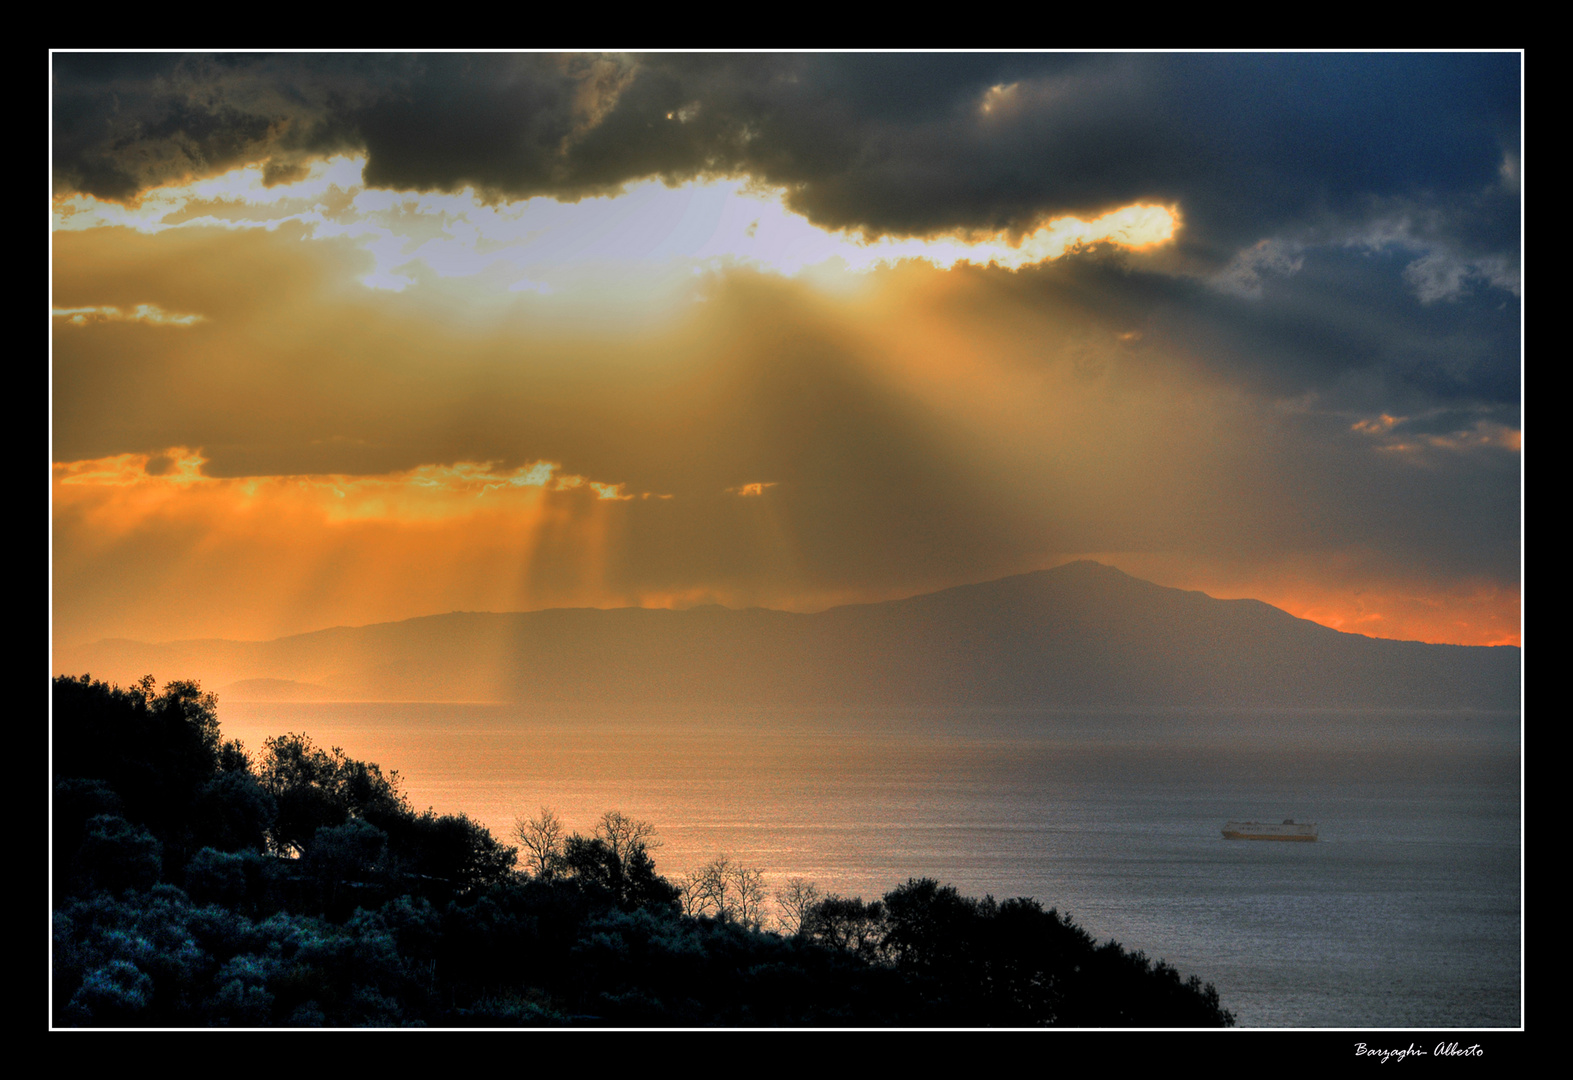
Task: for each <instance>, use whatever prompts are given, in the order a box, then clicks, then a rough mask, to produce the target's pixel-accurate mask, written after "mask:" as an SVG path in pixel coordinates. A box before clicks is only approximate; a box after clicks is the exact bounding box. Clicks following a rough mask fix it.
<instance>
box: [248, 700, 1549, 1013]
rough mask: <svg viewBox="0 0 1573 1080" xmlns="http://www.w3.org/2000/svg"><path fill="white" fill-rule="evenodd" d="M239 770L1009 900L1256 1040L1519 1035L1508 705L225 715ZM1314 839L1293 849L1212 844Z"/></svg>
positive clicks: (885, 885)
mask: <svg viewBox="0 0 1573 1080" xmlns="http://www.w3.org/2000/svg"><path fill="white" fill-rule="evenodd" d="M219 715H220V720H221V723H222V727H223V733H224V737H225V738H239V739H241V740H242V742H243V743H244V744H245V745H246V748H247V749H248V751H250V752H251V753H252V755H253V759H254V760H255V759H256V757H257V756H258V755H259V754H260V752H261V751H262V749H263V743H264V740H265V739H266V738H268V737H270V736H274V735H280V734H284V733H287V732H295V733H304V734H306V735H308V736H310V737H311V739H312V741H313V742H315V743H316V744H317V745H319V746H322V747H331V746H337V747H340V748H341V749H343V750H344V752H345V753H347V754H348V755H350V756H351V757H354V758H359V759H361V760H366V761H374V762H376V763H378V764H379V765H380V766H381V767H382V768H383V769H384V770H385V771H386V770H396V771H397V772H398V773H399V775H400V781H401V787H402V790H403V791H404V792H405V793H406V794H407V796H408V797H409V799H410V801H411V803H412V804H413V805H414V806H415V808H416V809H417V810H424V809H426V808H427V807H430V808H432V809H434V810H435V811H437V812H438V813H444V814H451V813H460V812H463V813H466V814H468V815H469V816H470V817H471V818H472V819H475V820H477V821H479V822H481V823H482V824H484V825H486V826H487V827H489V828H490V829H491V830H492V832H493V834H494V835H496V836H497V837H498V838H499V839H501V840H504V841H507V839H508V838H509V837H510V836H511V834H512V832H513V829H514V824H515V822H516V821H517V820H518V819H520V818H528V817H533V816H535V815H536V814H537V813H538V812H539V811H540V809H541V808H542V807H550V808H552V809H553V810H554V811H555V812H556V813H557V814H558V816H559V817H560V818H561V819H562V820H563V822H564V824H565V825H566V827H567V828H568V829H569V830H570V831H579V832H584V833H589V832H591V831H592V830H593V828H594V826H595V822H596V820H597V819H598V818H599V817H600V816H601V814H602V813H603V812H605V811H607V810H618V811H621V812H622V813H624V814H627V815H629V816H631V817H635V818H640V819H643V820H646V821H649V822H650V823H652V824H653V825H654V826H655V828H656V840H657V841H658V843H659V845H660V846H659V847H657V848H655V849H654V850H653V852H652V854H653V855H654V857H655V860H656V866H657V869H658V870H659V871H660V872H661V873H663V874H665V875H666V876H667V877H669V878H672V879H674V880H675V879H677V878H679V877H681V876H682V875H683V874H684V873H686V872H688V871H690V870H692V869H695V868H697V867H698V866H700V865H702V864H704V863H706V862H708V861H710V860H711V859H713V858H715V857H716V856H718V855H725V856H727V857H728V858H731V859H733V860H735V861H737V862H741V863H743V864H745V865H748V866H752V867H757V868H760V869H762V870H764V872H765V875H766V884H767V887H769V888H771V889H772V890H777V889H780V888H782V887H784V886H785V884H786V883H787V882H788V881H789V880H790V879H792V878H802V879H804V880H806V881H809V882H812V883H814V884H815V885H817V886H818V887H819V888H820V889H821V890H822V891H823V892H826V893H836V894H840V895H843V896H861V897H862V898H864V899H865V900H872V899H875V898H877V897H879V896H881V895H883V894H884V893H885V892H887V891H889V890H890V889H892V888H895V887H896V886H898V885H900V884H902V883H904V882H905V881H907V880H908V879H909V878H919V877H931V878H935V879H937V880H939V881H940V882H942V883H947V884H951V885H954V886H956V887H957V888H958V889H959V890H960V891H961V892H962V893H964V894H967V895H971V896H977V897H982V896H984V895H992V896H993V897H995V898H996V899H1000V900H1003V899H1006V898H1009V897H1015V896H1027V897H1033V898H1035V899H1037V900H1038V901H1039V902H1040V903H1042V904H1043V905H1044V906H1045V907H1053V908H1057V909H1058V910H1059V911H1060V912H1061V913H1062V914H1068V915H1069V916H1070V917H1071V918H1072V919H1074V920H1075V921H1076V923H1077V924H1079V925H1080V926H1082V927H1083V928H1084V929H1086V930H1087V931H1089V932H1090V933H1091V934H1093V936H1094V937H1096V938H1097V939H1098V940H1100V941H1104V940H1108V939H1111V938H1112V939H1114V940H1116V941H1118V942H1119V943H1120V944H1121V945H1123V946H1124V947H1125V948H1127V949H1129V950H1136V949H1140V950H1141V951H1143V952H1144V953H1146V954H1147V956H1148V957H1150V958H1152V959H1153V960H1159V959H1162V960H1166V961H1168V962H1169V963H1170V964H1172V965H1173V966H1175V967H1176V968H1178V969H1179V971H1180V973H1181V975H1182V977H1187V976H1190V975H1196V976H1199V977H1200V978H1201V979H1202V981H1203V982H1209V983H1212V984H1213V985H1215V986H1216V987H1217V988H1218V992H1219V995H1220V998H1221V1001H1222V1004H1223V1006H1224V1007H1225V1008H1227V1009H1229V1010H1230V1011H1232V1012H1233V1013H1234V1014H1235V1017H1236V1021H1237V1023H1238V1025H1239V1026H1242V1027H1253V1028H1358V1029H1378V1028H1405V1029H1418V1028H1444V1029H1458V1028H1503V1027H1508V1028H1511V1027H1518V1026H1520V1025H1521V1024H1522V1022H1523V996H1522V977H1523V888H1522V883H1523V853H1522V840H1523V831H1522V817H1523V815H1522V808H1523V789H1522V773H1523V769H1522V765H1523V755H1522V740H1521V724H1520V715H1519V714H1518V713H1516V712H1515V713H1480V712H1393V711H1388V712H1373V711H1325V710H1274V711H1249V710H1211V711H1208V710H1169V711H1164V710H1150V711H1146V712H1140V713H1134V712H1089V711H1086V710H1081V711H1053V710H989V709H934V710H919V709H890V710H878V709H839V710H838V709H828V708H827V709H768V708H758V709H743V708H734V709H726V708H690V709H679V708H671V707H651V708H647V709H640V710H638V711H637V712H625V713H612V712H609V711H605V710H602V711H597V710H595V709H593V708H589V707H575V706H559V707H547V706H531V707H527V706H518V705H499V704H430V703H391V704H390V703H354V704H345V703H332V704H329V703H310V704H303V703H266V704H264V703H245V702H235V703H226V702H224V701H223V700H222V699H221V701H220V712H219ZM1285 819H1293V820H1294V821H1297V822H1314V823H1316V824H1317V826H1318V830H1319V839H1318V840H1317V841H1316V842H1315V843H1281V842H1265V841H1242V840H1227V839H1225V838H1224V837H1223V834H1222V827H1223V824H1224V822H1225V821H1228V820H1243V821H1261V822H1280V821H1283V820H1285Z"/></svg>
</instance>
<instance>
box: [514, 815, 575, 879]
mask: <svg viewBox="0 0 1573 1080" xmlns="http://www.w3.org/2000/svg"><path fill="white" fill-rule="evenodd" d="M513 834H514V836H515V837H517V838H518V840H519V844H520V846H521V847H523V848H524V851H525V856H524V862H525V867H526V868H527V869H528V871H529V872H530V873H531V874H533V875H534V876H536V877H538V878H540V879H541V880H542V881H551V880H552V879H554V878H555V877H557V875H558V874H560V873H562V870H563V822H562V819H561V818H560V817H558V816H557V813H556V811H554V810H553V809H552V808H551V807H549V806H543V807H541V812H540V813H539V814H537V815H536V816H535V817H533V818H529V819H528V820H526V819H525V818H523V817H521V818H518V819H517V820H516V821H515V822H514V823H513Z"/></svg>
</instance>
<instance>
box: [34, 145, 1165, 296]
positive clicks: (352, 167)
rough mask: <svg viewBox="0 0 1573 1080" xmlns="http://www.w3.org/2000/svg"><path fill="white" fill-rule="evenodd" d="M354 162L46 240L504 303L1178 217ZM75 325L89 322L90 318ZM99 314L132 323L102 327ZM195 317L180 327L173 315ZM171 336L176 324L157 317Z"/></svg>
mask: <svg viewBox="0 0 1573 1080" xmlns="http://www.w3.org/2000/svg"><path fill="white" fill-rule="evenodd" d="M364 167H365V160H364V159H363V158H360V157H350V156H338V157H333V158H329V159H326V160H322V161H317V162H314V163H312V164H311V165H310V166H309V167H307V168H305V169H304V170H303V173H302V176H301V178H300V179H298V180H295V181H293V182H289V183H275V184H272V185H269V184H268V183H266V182H265V178H264V172H265V170H264V167H263V166H261V165H254V166H249V167H247V168H241V169H235V170H233V171H231V172H228V173H224V174H222V175H220V176H215V177H210V178H208V179H205V180H199V181H194V182H191V183H187V184H177V185H166V186H164V187H160V188H155V189H153V190H151V191H149V192H147V193H146V194H144V195H143V197H142V198H141V199H140V200H139V201H137V202H135V203H133V204H128V205H122V204H119V203H114V202H107V201H103V200H99V199H95V198H93V197H91V196H86V195H80V194H76V195H69V196H58V197H56V199H55V200H54V207H53V213H54V226H55V228H56V229H57V230H67V231H70V230H79V229H87V228H99V227H106V226H118V227H122V228H130V229H135V230H137V231H139V232H147V233H153V232H162V231H164V230H167V229H176V228H194V227H206V228H225V229H249V228H265V229H276V228H278V227H279V226H281V225H283V224H285V223H287V222H293V223H295V224H296V225H297V226H298V227H300V228H302V229H303V230H304V232H305V235H306V236H308V237H310V238H314V239H331V238H341V237H342V238H348V239H350V240H352V241H353V242H355V243H356V244H357V245H359V246H360V247H361V248H362V249H363V250H364V251H365V252H366V253H368V254H369V255H370V256H371V257H372V259H373V261H374V263H375V268H374V269H373V270H372V272H370V273H369V274H366V275H364V276H363V277H362V279H361V280H362V284H364V285H366V286H367V287H369V288H378V289H391V290H394V291H399V290H403V289H405V288H408V287H409V286H410V285H412V284H414V283H415V282H416V281H417V280H418V279H419V278H420V277H421V276H422V275H428V276H435V277H437V278H453V277H462V278H466V279H471V281H472V282H473V281H474V280H476V279H482V280H484V281H485V282H486V283H487V284H489V285H491V286H492V287H493V288H495V289H496V290H497V291H498V292H499V293H502V294H518V293H521V292H528V293H533V294H536V295H539V296H542V297H547V296H551V295H552V294H554V293H557V292H560V291H564V290H566V289H570V288H572V287H573V286H574V285H575V284H576V283H582V279H583V277H584V275H585V274H586V273H589V274H591V275H598V274H600V273H602V272H604V271H605V270H606V269H607V268H614V269H615V268H620V269H621V272H623V273H628V272H631V271H632V272H643V273H646V274H650V273H659V274H663V275H664V274H667V273H669V272H670V270H671V269H672V268H673V267H674V266H675V267H677V268H679V269H687V270H688V271H689V272H690V273H704V272H706V271H715V270H720V269H724V268H725V267H727V266H734V265H735V266H747V267H751V268H753V269H756V270H763V271H766V272H771V273H778V274H784V275H789V276H791V275H797V274H800V273H802V272H803V271H804V270H806V269H809V268H817V269H819V270H820V271H821V276H822V273H823V270H824V268H825V267H827V266H834V267H839V268H840V269H841V270H842V272H854V273H865V272H867V271H870V270H873V269H875V268H877V267H880V266H886V265H889V264H892V263H896V262H900V261H903V260H911V259H916V260H921V261H924V262H927V263H929V264H930V265H932V266H936V267H939V268H942V269H949V268H951V267H954V266H958V265H963V264H969V263H970V264H974V265H978V266H988V265H993V266H998V267H1002V268H1004V269H1009V270H1019V269H1022V268H1024V267H1028V266H1033V265H1037V264H1039V263H1042V262H1046V261H1049V260H1053V259H1059V258H1063V257H1065V256H1066V255H1069V254H1075V253H1078V252H1083V251H1088V250H1092V249H1094V248H1096V247H1097V246H1098V245H1110V246H1113V247H1119V248H1123V249H1127V250H1131V251H1143V250H1146V249H1148V248H1152V247H1154V246H1157V245H1161V244H1165V243H1167V242H1169V241H1170V240H1171V239H1172V238H1173V236H1174V234H1175V231H1176V230H1177V229H1178V228H1179V224H1180V217H1179V211H1178V209H1177V208H1175V207H1165V206H1155V205H1145V204H1136V205H1131V206H1125V207H1121V208H1118V209H1115V210H1111V211H1109V212H1108V213H1105V214H1102V215H1100V216H1099V217H1096V218H1094V219H1092V220H1082V219H1081V218H1077V217H1071V216H1061V217H1056V218H1052V219H1048V220H1045V221H1043V222H1041V223H1040V224H1039V225H1038V226H1037V227H1036V228H1033V229H1031V230H1029V231H1027V232H1026V233H1025V234H1024V235H1017V236H1015V237H1014V238H1013V237H1012V235H1011V234H1009V233H1007V232H1006V231H1004V230H1000V231H996V232H992V233H989V232H984V233H970V234H967V235H964V236H963V235H951V236H940V237H933V238H924V237H909V238H896V237H864V236H858V235H854V234H853V233H851V232H847V231H831V230H827V229H823V228H820V227H819V226H817V225H814V224H813V223H811V222H810V221H809V220H808V219H807V218H805V217H804V216H802V215H801V214H798V213H795V212H793V211H791V210H789V209H788V208H787V205H786V192H785V190H784V189H780V188H769V187H765V186H761V185H758V184H753V183H750V182H747V181H744V180H741V179H735V178H726V179H717V180H709V181H695V182H690V183H686V184H682V185H677V186H668V185H666V184H664V183H662V182H660V181H658V180H648V181H643V182H640V183H635V184H630V185H628V186H627V188H626V189H625V190H624V191H623V192H622V193H620V194H618V195H615V196H606V197H600V198H585V199H581V200H579V201H577V202H558V201H557V200H555V199H551V198H547V197H544V196H543V197H537V198H531V199H522V200H517V201H512V202H499V201H495V200H487V199H485V198H484V197H482V196H481V195H480V194H478V193H477V192H476V191H475V190H474V189H471V188H466V189H464V190H462V191H459V192H455V193H425V194H419V193H411V192H398V191H389V190H383V189H373V188H367V187H365V186H364V185H363V183H362V182H361V179H360V174H361V171H362V170H363V168H364ZM72 314H73V315H81V316H83V317H84V318H85V317H87V315H86V309H83V310H81V311H74V312H73V313H72ZM100 317H104V318H108V317H130V316H109V315H103V316H100ZM184 318H191V317H189V316H188V317H184ZM165 321H166V322H169V323H172V324H179V325H186V324H184V323H180V322H179V317H170V318H168V319H166V320H165Z"/></svg>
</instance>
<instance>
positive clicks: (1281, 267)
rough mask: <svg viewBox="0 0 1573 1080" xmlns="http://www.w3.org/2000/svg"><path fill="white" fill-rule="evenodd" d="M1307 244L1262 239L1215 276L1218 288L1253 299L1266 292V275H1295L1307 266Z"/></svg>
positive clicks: (1214, 283) (1214, 285)
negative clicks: (1264, 284)
mask: <svg viewBox="0 0 1573 1080" xmlns="http://www.w3.org/2000/svg"><path fill="white" fill-rule="evenodd" d="M1303 250H1304V248H1303V246H1302V245H1300V244H1298V243H1296V242H1294V241H1292V240H1278V239H1267V240H1259V241H1257V242H1256V243H1255V244H1253V245H1252V246H1251V247H1248V248H1246V249H1245V250H1244V251H1242V252H1240V253H1239V254H1237V255H1236V256H1235V257H1234V258H1233V259H1231V260H1230V261H1229V265H1228V266H1226V267H1224V268H1223V270H1221V271H1219V273H1218V274H1216V275H1214V277H1213V278H1212V284H1213V287H1214V288H1217V289H1220V290H1222V291H1223V292H1227V293H1233V294H1234V295H1236V296H1243V297H1246V298H1247V299H1250V300H1257V299H1260V298H1261V295H1262V278H1263V276H1264V275H1271V276H1275V277H1291V276H1293V275H1294V274H1297V273H1299V272H1300V268H1301V267H1302V266H1304V265H1305V256H1304V254H1303V253H1302V252H1303Z"/></svg>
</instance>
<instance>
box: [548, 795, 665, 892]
mask: <svg viewBox="0 0 1573 1080" xmlns="http://www.w3.org/2000/svg"><path fill="white" fill-rule="evenodd" d="M658 846H660V841H658V840H656V839H655V826H654V825H652V824H650V823H649V822H648V821H639V820H637V819H635V818H630V817H628V816H627V815H625V814H622V813H620V812H618V811H616V810H608V811H607V812H606V813H605V814H603V815H602V816H601V820H600V821H599V822H598V823H597V824H596V829H595V835H594V836H588V837H587V836H581V835H580V834H578V833H574V834H573V835H572V836H570V837H569V838H568V839H567V840H566V841H565V842H564V844H563V859H562V867H563V871H564V872H565V873H566V874H568V875H569V876H570V877H573V878H574V879H575V880H577V881H578V882H579V883H580V884H581V885H585V886H589V887H592V888H601V889H605V890H607V891H608V892H610V893H611V895H612V897H613V899H614V900H615V902H616V903H617V905H618V907H620V908H622V909H623V910H625V911H633V910H635V909H636V908H644V907H650V908H662V909H666V908H676V907H677V906H678V904H679V895H680V894H679V891H678V889H677V887H676V886H675V885H673V884H672V883H671V882H670V881H667V880H666V879H665V878H664V877H662V876H661V875H659V874H657V873H656V872H655V860H654V859H652V858H651V857H650V848H652V847H658Z"/></svg>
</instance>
